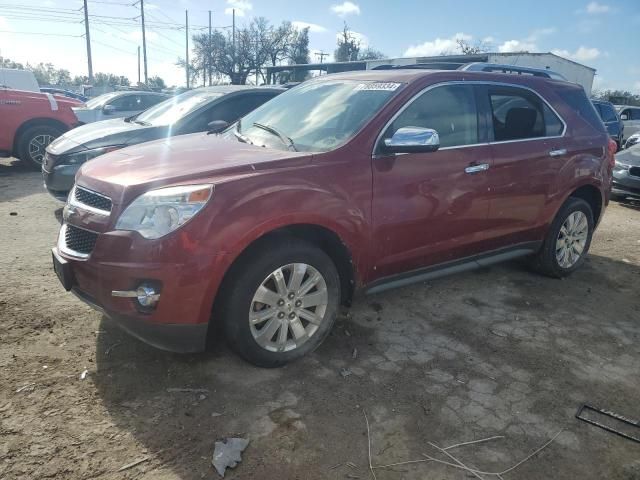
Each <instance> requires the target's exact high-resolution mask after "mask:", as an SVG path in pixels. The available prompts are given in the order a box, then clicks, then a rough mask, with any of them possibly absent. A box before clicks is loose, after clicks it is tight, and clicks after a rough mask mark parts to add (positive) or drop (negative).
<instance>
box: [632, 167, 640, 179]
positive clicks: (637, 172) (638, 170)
mask: <svg viewBox="0 0 640 480" xmlns="http://www.w3.org/2000/svg"><path fill="white" fill-rule="evenodd" d="M629 175H631V176H633V177H640V167H631V168H630V169H629Z"/></svg>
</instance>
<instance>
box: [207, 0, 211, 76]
mask: <svg viewBox="0 0 640 480" xmlns="http://www.w3.org/2000/svg"><path fill="white" fill-rule="evenodd" d="M207 50H208V51H207V67H208V69H207V70H208V71H209V86H211V10H209V48H208V49H207Z"/></svg>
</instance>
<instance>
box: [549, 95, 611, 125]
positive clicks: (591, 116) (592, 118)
mask: <svg viewBox="0 0 640 480" xmlns="http://www.w3.org/2000/svg"><path fill="white" fill-rule="evenodd" d="M556 93H557V94H558V96H559V97H560V98H561V99H562V100H563V101H564V102H565V103H566V104H567V106H568V107H569V109H571V111H572V112H573V113H574V115H577V116H578V117H580V118H581V119H582V120H583V121H584V122H586V123H587V124H588V125H590V126H591V127H593V129H594V130H597V131H598V132H604V131H605V128H604V124H603V123H602V120H601V119H600V115H599V114H598V112H597V111H596V108H595V107H594V106H593V104H592V103H591V101H590V100H589V99H588V98H587V94H586V93H585V92H584V90H583V89H582V88H557V89H556Z"/></svg>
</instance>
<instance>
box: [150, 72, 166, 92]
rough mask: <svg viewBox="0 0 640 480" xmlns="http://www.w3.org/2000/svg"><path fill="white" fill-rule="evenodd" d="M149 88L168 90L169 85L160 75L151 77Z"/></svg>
mask: <svg viewBox="0 0 640 480" xmlns="http://www.w3.org/2000/svg"><path fill="white" fill-rule="evenodd" d="M148 86H149V88H159V89H163V88H167V84H166V83H164V80H163V79H162V78H160V77H159V76H158V75H156V76H154V77H151V78H150V79H149V82H148Z"/></svg>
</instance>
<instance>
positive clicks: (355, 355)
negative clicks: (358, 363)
mask: <svg viewBox="0 0 640 480" xmlns="http://www.w3.org/2000/svg"><path fill="white" fill-rule="evenodd" d="M351 358H353V359H354V360H355V359H356V358H358V349H357V348H355V347H354V348H353V352H351Z"/></svg>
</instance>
